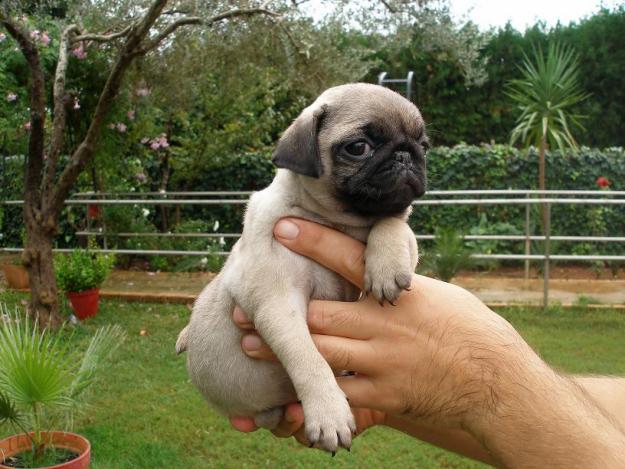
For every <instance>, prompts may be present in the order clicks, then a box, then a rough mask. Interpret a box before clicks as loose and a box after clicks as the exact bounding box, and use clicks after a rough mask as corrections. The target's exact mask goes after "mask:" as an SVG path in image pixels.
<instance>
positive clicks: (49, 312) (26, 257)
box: [22, 223, 63, 329]
mask: <svg viewBox="0 0 625 469" xmlns="http://www.w3.org/2000/svg"><path fill="white" fill-rule="evenodd" d="M26 229H27V237H26V246H25V249H24V252H23V254H22V262H23V264H24V265H25V266H26V267H27V269H28V275H29V282H30V291H31V296H30V303H29V313H30V315H31V316H32V317H33V318H34V319H37V320H38V321H39V324H40V325H41V326H42V327H49V328H51V329H55V328H57V327H59V326H60V325H61V324H62V323H63V319H62V318H61V315H60V313H59V309H60V308H59V300H58V288H57V286H56V277H55V275H54V263H53V259H52V241H53V235H52V234H49V233H48V232H47V230H45V229H44V227H42V226H40V225H38V224H33V223H27V224H26Z"/></svg>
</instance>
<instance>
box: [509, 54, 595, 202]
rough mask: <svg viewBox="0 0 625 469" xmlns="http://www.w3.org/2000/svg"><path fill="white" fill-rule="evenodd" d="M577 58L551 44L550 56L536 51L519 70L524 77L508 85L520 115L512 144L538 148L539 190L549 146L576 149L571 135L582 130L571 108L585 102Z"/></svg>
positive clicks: (524, 61)
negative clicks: (576, 129)
mask: <svg viewBox="0 0 625 469" xmlns="http://www.w3.org/2000/svg"><path fill="white" fill-rule="evenodd" d="M578 67H579V63H578V59H577V55H576V54H575V52H574V51H573V49H571V48H569V47H566V46H563V45H561V44H559V43H551V44H550V45H549V48H548V50H547V56H545V55H544V54H543V51H542V48H540V47H539V48H538V49H536V48H534V60H533V61H530V60H529V58H528V57H527V56H526V55H524V60H523V65H522V66H521V67H520V71H521V74H522V77H521V78H519V79H515V80H511V81H510V82H509V84H508V86H509V89H508V93H507V94H508V96H510V98H512V99H513V100H514V101H515V102H516V104H517V106H518V108H519V110H520V111H521V114H520V115H519V117H518V118H517V125H516V127H515V128H514V129H513V130H512V133H511V137H510V139H511V143H512V144H514V143H515V142H516V141H518V140H521V141H522V143H523V144H525V145H536V146H537V147H538V149H539V163H538V164H539V171H538V173H539V174H538V187H539V189H540V190H545V173H546V162H545V151H546V150H547V148H548V147H551V148H555V147H557V148H559V149H560V150H561V151H562V152H564V151H565V150H567V149H573V150H576V149H577V142H576V141H575V138H574V137H573V134H572V129H573V128H575V127H578V128H583V126H582V124H581V122H580V119H581V116H580V115H577V114H574V113H573V112H571V107H572V106H574V105H575V104H577V103H579V102H580V101H582V100H584V99H586V98H587V97H588V94H586V93H584V92H583V91H582V88H581V86H580V83H579V77H578V75H579V72H578Z"/></svg>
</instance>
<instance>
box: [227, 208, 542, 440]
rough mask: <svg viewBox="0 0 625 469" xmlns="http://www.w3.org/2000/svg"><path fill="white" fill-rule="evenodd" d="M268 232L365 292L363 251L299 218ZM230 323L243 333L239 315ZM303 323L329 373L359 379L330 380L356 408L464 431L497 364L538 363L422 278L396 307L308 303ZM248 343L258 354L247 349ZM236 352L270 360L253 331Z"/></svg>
mask: <svg viewBox="0 0 625 469" xmlns="http://www.w3.org/2000/svg"><path fill="white" fill-rule="evenodd" d="M289 224H290V226H289ZM285 227H286V228H287V230H285V229H284V228H285ZM288 228H290V231H289V230H288ZM293 231H298V235H296V236H292V233H293ZM289 233H291V235H289ZM274 234H275V237H276V239H277V240H278V241H279V242H281V243H282V244H284V245H285V246H286V247H288V248H290V249H292V250H294V251H296V252H298V253H300V254H302V255H305V256H307V257H310V258H312V259H313V260H315V261H317V262H319V263H320V264H322V265H325V266H326V267H328V268H330V269H331V270H334V271H336V272H338V273H339V274H341V275H342V276H343V277H345V278H346V279H348V280H349V281H350V282H352V283H353V284H355V285H356V286H358V287H362V279H363V272H364V258H363V256H364V245H363V244H362V243H360V242H358V241H356V240H354V239H352V238H349V237H348V236H346V235H344V234H342V233H340V232H338V231H335V230H332V229H329V228H326V227H322V226H320V225H317V224H315V223H311V222H308V221H304V220H300V219H289V220H283V221H281V222H280V223H278V224H277V225H276V229H275V231H274ZM285 234H286V236H285ZM236 311H237V312H236V313H235V314H237V315H238V314H240V310H236ZM235 321H237V322H238V323H239V324H240V325H243V326H245V321H246V319H245V318H244V317H238V318H237V317H235ZM308 324H309V328H310V331H311V333H312V334H313V339H314V341H315V344H316V345H317V347H318V348H319V350H320V352H321V353H322V355H323V356H324V357H325V358H326V360H328V362H329V363H330V366H332V367H333V368H334V369H336V370H353V371H355V372H356V376H351V377H339V378H337V381H338V382H339V385H340V386H341V387H342V389H343V391H344V392H345V393H346V394H347V396H348V397H349V399H350V404H351V405H352V406H353V407H356V408H365V409H375V410H377V411H381V412H385V413H389V414H391V415H403V416H409V417H412V418H414V419H417V420H420V421H426V422H429V423H435V424H436V425H437V426H444V427H450V428H467V427H471V426H472V425H473V424H474V422H475V420H476V419H481V418H482V417H483V416H484V414H485V411H486V410H487V409H486V407H488V406H489V405H490V404H491V400H492V398H493V396H492V392H493V390H494V388H493V386H495V385H496V383H495V381H496V377H497V374H498V373H501V370H500V368H501V367H502V366H504V367H505V366H508V365H510V364H514V363H516V362H518V361H523V362H524V363H525V364H527V363H528V362H532V361H535V364H536V366H540V365H541V364H542V362H541V361H540V360H539V359H538V357H537V356H536V355H535V354H534V353H533V352H532V351H531V349H529V347H527V345H526V344H525V342H524V341H523V340H522V339H521V337H520V336H519V335H518V333H517V332H516V331H515V330H514V328H512V326H511V325H510V324H509V323H508V322H507V321H505V320H504V319H503V318H501V317H500V316H498V315H497V314H495V313H494V312H492V311H491V310H490V309H489V308H487V307H486V306H485V305H484V304H483V303H482V302H480V301H479V300H478V299H477V298H476V297H475V296H473V295H472V294H470V293H469V292H467V291H466V290H463V289H462V288H460V287H457V286H454V285H451V284H448V283H444V282H440V281H438V280H434V279H431V278H428V277H423V276H419V275H415V276H414V277H413V280H412V286H411V291H409V292H404V293H402V295H401V296H400V298H399V300H398V302H397V305H396V306H388V305H386V306H380V305H379V304H378V303H377V302H376V301H374V300H373V298H366V299H363V300H361V301H358V302H354V303H346V302H335V301H312V302H311V303H310V305H309V311H308ZM254 342H255V343H256V345H258V347H257V348H256V349H252V348H251V347H249V345H250V344H252V343H254ZM242 346H243V348H244V350H245V351H246V353H247V354H248V355H249V356H251V357H255V358H262V359H271V358H272V353H271V351H270V350H269V349H268V348H267V347H266V346H265V345H263V344H262V342H260V341H259V338H258V337H257V336H254V335H253V333H251V334H248V335H246V336H245V337H244V338H243V341H242Z"/></svg>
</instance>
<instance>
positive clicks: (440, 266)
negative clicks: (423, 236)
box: [422, 228, 474, 282]
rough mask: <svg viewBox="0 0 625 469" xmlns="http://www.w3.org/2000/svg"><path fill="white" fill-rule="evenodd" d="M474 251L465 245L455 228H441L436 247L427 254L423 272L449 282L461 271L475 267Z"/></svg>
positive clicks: (437, 232)
mask: <svg viewBox="0 0 625 469" xmlns="http://www.w3.org/2000/svg"><path fill="white" fill-rule="evenodd" d="M472 253H473V251H472V249H470V248H468V247H467V246H466V245H465V242H464V238H463V236H462V235H461V234H460V233H459V232H458V231H456V230H454V229H453V228H439V229H438V230H436V235H435V237H434V246H433V248H432V250H431V251H428V252H426V253H425V256H424V259H423V264H422V270H424V271H425V272H426V273H431V274H434V276H436V278H438V279H440V280H442V281H444V282H449V281H450V280H451V279H452V278H454V277H455V276H456V274H457V273H458V272H459V271H460V270H461V269H465V268H468V267H471V266H472V265H473V263H474V262H473V259H472V258H471V255H472Z"/></svg>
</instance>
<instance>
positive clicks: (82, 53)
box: [72, 42, 87, 60]
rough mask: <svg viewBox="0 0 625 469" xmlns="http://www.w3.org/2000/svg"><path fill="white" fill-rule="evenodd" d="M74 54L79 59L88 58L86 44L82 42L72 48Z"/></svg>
mask: <svg viewBox="0 0 625 469" xmlns="http://www.w3.org/2000/svg"><path fill="white" fill-rule="evenodd" d="M72 55H73V56H74V57H76V58H77V59H78V60H84V59H86V58H87V51H86V50H85V45H84V44H83V43H82V42H81V43H80V45H79V46H78V47H76V48H75V49H72Z"/></svg>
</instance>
